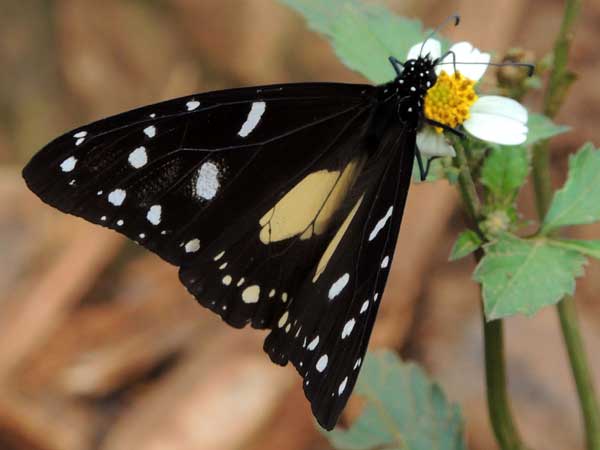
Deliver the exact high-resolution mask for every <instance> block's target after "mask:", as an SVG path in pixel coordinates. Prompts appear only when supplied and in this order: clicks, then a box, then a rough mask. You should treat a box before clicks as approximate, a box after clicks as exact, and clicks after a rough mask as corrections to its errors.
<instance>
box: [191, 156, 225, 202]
mask: <svg viewBox="0 0 600 450" xmlns="http://www.w3.org/2000/svg"><path fill="white" fill-rule="evenodd" d="M220 187H221V183H220V182H219V167H218V166H217V165H216V164H215V163H214V162H212V161H207V162H205V163H204V164H202V166H201V167H200V169H198V174H197V175H196V185H195V189H194V193H195V195H196V197H199V198H201V199H204V200H212V199H213V198H214V197H215V195H217V192H218V191H219V188H220Z"/></svg>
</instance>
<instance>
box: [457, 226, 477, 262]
mask: <svg viewBox="0 0 600 450" xmlns="http://www.w3.org/2000/svg"><path fill="white" fill-rule="evenodd" d="M481 244H482V241H481V238H480V237H479V235H478V234H477V233H475V232H474V231H473V230H466V231H463V232H462V233H460V234H459V235H458V238H457V239H456V242H455V243H454V246H453V247H452V251H451V252H450V258H449V259H450V261H455V260H457V259H460V258H464V257H465V256H467V255H469V254H471V253H473V252H474V251H475V250H477V249H478V248H479V247H481Z"/></svg>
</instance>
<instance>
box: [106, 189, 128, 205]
mask: <svg viewBox="0 0 600 450" xmlns="http://www.w3.org/2000/svg"><path fill="white" fill-rule="evenodd" d="M125 197H127V192H126V191H125V190H124V189H115V190H114V191H112V192H110V193H109V194H108V202H109V203H112V204H113V205H115V206H121V205H122V204H123V202H124V201H125Z"/></svg>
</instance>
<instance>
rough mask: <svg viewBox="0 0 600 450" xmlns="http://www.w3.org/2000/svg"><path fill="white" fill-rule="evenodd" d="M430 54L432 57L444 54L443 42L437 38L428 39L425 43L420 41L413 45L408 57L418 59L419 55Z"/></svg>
mask: <svg viewBox="0 0 600 450" xmlns="http://www.w3.org/2000/svg"><path fill="white" fill-rule="evenodd" d="M427 55H429V56H430V57H431V59H436V58H439V57H440V56H442V44H440V41H438V40H437V39H427V41H426V42H425V45H423V42H419V43H418V44H416V45H413V46H412V47H411V48H410V50H409V51H408V55H407V56H406V59H407V60H408V59H417V58H418V57H419V56H427Z"/></svg>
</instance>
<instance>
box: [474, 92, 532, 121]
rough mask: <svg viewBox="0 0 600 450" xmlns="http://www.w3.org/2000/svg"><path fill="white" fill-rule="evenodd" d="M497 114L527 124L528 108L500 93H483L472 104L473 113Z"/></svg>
mask: <svg viewBox="0 0 600 450" xmlns="http://www.w3.org/2000/svg"><path fill="white" fill-rule="evenodd" d="M473 113H481V114H495V115H497V116H503V117H507V118H509V119H513V120H517V121H519V122H521V123H522V124H523V125H526V124H527V109H525V107H524V106H523V105H521V104H520V103H519V102H518V101H516V100H513V99H512V98H508V97H502V96H500V95H483V96H481V97H479V98H478V99H477V101H476V102H475V103H474V104H473V106H471V114H473Z"/></svg>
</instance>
